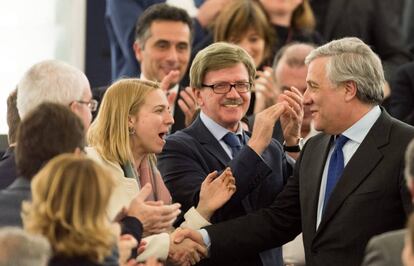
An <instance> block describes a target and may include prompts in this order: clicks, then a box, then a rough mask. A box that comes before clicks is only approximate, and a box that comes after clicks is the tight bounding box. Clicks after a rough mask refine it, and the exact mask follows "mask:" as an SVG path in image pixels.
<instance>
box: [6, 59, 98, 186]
mask: <svg viewBox="0 0 414 266" xmlns="http://www.w3.org/2000/svg"><path fill="white" fill-rule="evenodd" d="M43 102H55V103H60V104H63V105H66V106H69V107H70V109H71V110H72V112H74V113H75V114H77V115H78V116H79V118H81V120H82V122H83V126H84V128H85V131H86V130H87V129H88V128H89V125H90V123H91V119H92V114H91V111H95V110H96V106H97V103H96V101H95V100H93V99H92V92H91V89H90V86H89V81H88V79H87V77H86V76H85V74H84V73H83V72H82V71H80V70H79V69H77V68H75V67H73V66H71V65H68V64H66V63H64V62H61V61H58V60H44V61H41V62H38V63H36V64H34V65H33V66H31V67H30V68H29V69H28V70H27V72H26V73H25V74H24V75H23V77H22V78H21V80H20V81H19V85H18V90H17V99H16V103H15V104H16V106H17V110H18V116H19V117H20V118H21V119H24V117H25V116H26V115H27V114H28V113H29V112H30V111H31V110H33V109H34V108H36V107H37V106H38V105H39V104H41V103H43ZM13 116H17V114H15V115H13ZM15 119H16V118H15ZM16 145H17V144H16ZM6 155H7V156H8V157H7V158H5V160H3V161H2V163H0V173H1V174H2V173H4V171H7V179H8V180H15V179H16V177H17V176H18V175H17V172H16V164H15V160H14V159H13V158H14V149H9V150H8V153H7V154H6Z"/></svg>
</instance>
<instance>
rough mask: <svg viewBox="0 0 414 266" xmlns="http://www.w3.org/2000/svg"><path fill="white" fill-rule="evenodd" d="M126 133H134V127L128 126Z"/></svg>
mask: <svg viewBox="0 0 414 266" xmlns="http://www.w3.org/2000/svg"><path fill="white" fill-rule="evenodd" d="M128 133H129V135H135V128H133V127H129V128H128Z"/></svg>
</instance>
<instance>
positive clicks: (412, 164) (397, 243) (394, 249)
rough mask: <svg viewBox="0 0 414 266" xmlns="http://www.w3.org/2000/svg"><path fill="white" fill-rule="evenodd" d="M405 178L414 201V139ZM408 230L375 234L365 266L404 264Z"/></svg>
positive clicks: (407, 153)
mask: <svg viewBox="0 0 414 266" xmlns="http://www.w3.org/2000/svg"><path fill="white" fill-rule="evenodd" d="M405 179H406V181H407V187H408V189H409V190H410V193H411V200H412V201H413V202H414V141H411V142H410V145H408V148H407V151H406V152H405ZM406 233H407V230H405V229H402V230H396V231H391V232H386V233H383V234H380V235H378V236H374V237H373V238H372V239H371V240H370V241H369V242H368V245H367V248H366V250H365V257H364V261H363V263H362V265H363V266H388V265H393V266H402V265H403V262H402V260H401V253H402V251H403V248H404V237H405V235H406Z"/></svg>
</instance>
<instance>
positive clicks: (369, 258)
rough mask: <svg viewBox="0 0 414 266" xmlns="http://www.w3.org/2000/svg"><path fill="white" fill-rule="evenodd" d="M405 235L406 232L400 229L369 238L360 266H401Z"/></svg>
mask: <svg viewBox="0 0 414 266" xmlns="http://www.w3.org/2000/svg"><path fill="white" fill-rule="evenodd" d="M405 234H406V230H405V229H402V230H397V231H391V232H387V233H384V234H380V235H378V236H374V237H373V238H371V240H370V241H369V242H368V245H367V248H366V250H365V257H364V261H363V263H362V266H389V265H392V266H403V263H402V261H401V253H402V250H403V248H404V236H405Z"/></svg>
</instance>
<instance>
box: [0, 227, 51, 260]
mask: <svg viewBox="0 0 414 266" xmlns="http://www.w3.org/2000/svg"><path fill="white" fill-rule="evenodd" d="M0 247H1V248H0V266H33V265H38V266H46V265H47V264H48V261H49V258H50V255H51V248H50V244H49V242H48V241H47V239H46V238H45V237H43V236H41V235H33V234H29V233H27V232H25V231H23V229H21V228H17V227H3V228H1V229H0Z"/></svg>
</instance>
